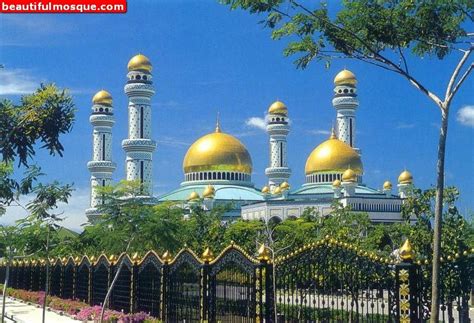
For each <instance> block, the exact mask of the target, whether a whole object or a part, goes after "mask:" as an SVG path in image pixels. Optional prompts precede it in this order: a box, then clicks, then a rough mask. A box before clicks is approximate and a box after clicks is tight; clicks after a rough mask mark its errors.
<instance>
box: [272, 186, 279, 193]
mask: <svg viewBox="0 0 474 323" xmlns="http://www.w3.org/2000/svg"><path fill="white" fill-rule="evenodd" d="M273 194H274V195H279V194H281V188H280V186H277V187H276V188H275V189H274V190H273Z"/></svg>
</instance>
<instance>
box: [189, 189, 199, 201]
mask: <svg viewBox="0 0 474 323" xmlns="http://www.w3.org/2000/svg"><path fill="white" fill-rule="evenodd" d="M196 200H199V194H198V193H196V192H195V191H192V192H191V194H189V196H188V201H190V202H193V201H196Z"/></svg>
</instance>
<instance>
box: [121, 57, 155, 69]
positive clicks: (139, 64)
mask: <svg viewBox="0 0 474 323" xmlns="http://www.w3.org/2000/svg"><path fill="white" fill-rule="evenodd" d="M127 68H128V71H129V72H131V71H142V72H148V73H151V70H152V69H153V66H152V65H151V62H150V60H149V59H148V57H146V56H145V55H142V54H138V55H135V56H133V57H132V58H131V59H130V61H128V65H127Z"/></svg>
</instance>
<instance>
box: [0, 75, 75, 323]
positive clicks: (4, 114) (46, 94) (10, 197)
mask: <svg viewBox="0 0 474 323" xmlns="http://www.w3.org/2000/svg"><path fill="white" fill-rule="evenodd" d="M74 113H75V109H74V103H73V101H72V98H71V96H70V95H69V94H68V93H67V91H65V90H59V89H58V88H57V87H56V86H54V85H52V84H51V85H41V86H40V87H39V88H38V89H37V90H36V91H35V92H34V93H33V94H29V95H24V96H22V97H21V99H20V103H19V104H15V103H14V102H13V101H11V100H6V99H5V100H2V101H0V152H1V154H2V160H1V161H0V215H3V214H4V213H5V211H6V208H7V207H9V206H10V205H11V204H12V203H13V204H15V205H16V206H19V207H23V206H22V205H21V204H20V196H21V195H26V194H28V193H30V192H32V190H33V189H34V187H35V185H36V184H35V183H37V179H38V177H39V176H40V175H42V173H41V171H40V169H39V167H37V166H36V165H31V161H32V159H33V157H34V155H35V153H36V150H37V149H38V148H37V144H40V143H41V144H42V145H41V146H40V149H45V150H47V151H48V152H49V154H50V155H55V154H59V155H60V156H62V152H63V150H64V147H63V146H62V144H61V142H60V140H59V139H60V136H61V135H62V134H64V133H67V132H69V131H70V130H71V128H72V124H73V122H74ZM15 160H17V162H18V166H20V165H22V166H24V167H25V168H26V170H25V171H24V175H23V178H22V179H20V180H18V178H19V177H20V176H18V175H16V174H15V172H14V168H13V163H14V162H15ZM23 208H24V207H23ZM2 230H3V232H4V233H5V232H10V233H9V234H6V235H5V234H4V239H5V240H6V241H7V242H8V244H9V245H8V261H7V272H9V266H10V264H11V260H12V259H14V258H15V257H22V256H21V255H20V256H17V255H15V254H16V252H18V251H19V249H17V248H14V247H13V244H14V243H15V244H16V243H19V241H20V240H21V239H17V238H20V237H25V235H23V234H22V233H24V232H25V230H26V228H24V227H23V224H21V225H20V224H17V225H15V226H12V227H11V228H5V227H3V228H2ZM12 232H13V233H14V234H11V233H12ZM12 237H15V239H12ZM23 246H24V247H28V248H30V246H28V245H26V244H24V245H23ZM4 285H5V286H4V287H5V290H4V294H3V297H6V287H7V285H8V279H6V280H5V284H4ZM3 304H5V302H4V303H3ZM4 317H5V308H4V306H3V309H2V322H3V321H4Z"/></svg>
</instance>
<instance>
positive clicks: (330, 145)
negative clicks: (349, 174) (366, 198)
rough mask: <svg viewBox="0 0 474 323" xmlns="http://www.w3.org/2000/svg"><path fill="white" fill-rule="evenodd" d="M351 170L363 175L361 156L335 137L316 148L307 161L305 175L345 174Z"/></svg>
mask: <svg viewBox="0 0 474 323" xmlns="http://www.w3.org/2000/svg"><path fill="white" fill-rule="evenodd" d="M348 168H350V169H351V170H353V171H354V172H355V173H356V174H357V175H362V172H363V167H362V161H361V159H360V156H359V154H358V153H357V152H356V151H355V150H354V149H352V147H351V146H349V145H348V144H346V143H344V142H342V141H340V140H339V139H337V138H336V136H335V135H334V132H333V133H332V134H331V137H330V138H329V139H328V140H326V141H325V142H323V143H322V144H320V145H319V146H318V147H316V148H315V149H314V150H313V151H312V152H311V154H310V155H309V157H308V159H307V160H306V166H305V174H306V175H310V174H314V173H317V172H344V171H345V170H346V169H348Z"/></svg>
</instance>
